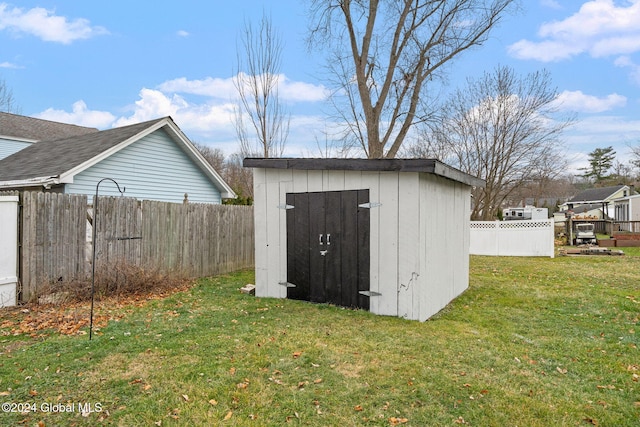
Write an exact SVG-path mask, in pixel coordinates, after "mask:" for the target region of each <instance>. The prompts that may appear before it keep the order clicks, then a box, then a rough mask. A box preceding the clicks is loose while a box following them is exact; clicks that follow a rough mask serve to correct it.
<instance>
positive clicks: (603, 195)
mask: <svg viewBox="0 0 640 427" xmlns="http://www.w3.org/2000/svg"><path fill="white" fill-rule="evenodd" d="M623 187H624V185H614V186H613V187H602V188H590V189H588V190H584V191H582V192H580V193H578V194H576V195H575V196H573V197H572V198H571V199H569V200H568V201H567V203H581V202H582V203H584V202H598V201H604V200H606V199H607V198H608V197H610V196H611V195H613V194H614V193H615V192H616V191H618V190H620V189H621V188H623Z"/></svg>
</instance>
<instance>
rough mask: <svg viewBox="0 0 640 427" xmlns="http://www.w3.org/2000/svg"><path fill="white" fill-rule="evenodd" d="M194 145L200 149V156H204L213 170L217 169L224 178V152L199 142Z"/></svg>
mask: <svg viewBox="0 0 640 427" xmlns="http://www.w3.org/2000/svg"><path fill="white" fill-rule="evenodd" d="M193 145H194V146H195V147H196V148H197V149H198V151H199V152H200V154H202V157H204V159H205V160H206V161H207V162H208V163H209V164H210V165H211V166H212V167H213V169H215V171H216V172H218V173H219V174H220V175H221V176H223V177H224V168H225V160H224V152H223V151H222V150H221V149H219V148H214V147H211V146H209V145H205V144H200V143H198V142H194V143H193Z"/></svg>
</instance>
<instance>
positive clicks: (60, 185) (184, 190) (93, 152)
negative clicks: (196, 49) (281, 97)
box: [0, 117, 236, 203]
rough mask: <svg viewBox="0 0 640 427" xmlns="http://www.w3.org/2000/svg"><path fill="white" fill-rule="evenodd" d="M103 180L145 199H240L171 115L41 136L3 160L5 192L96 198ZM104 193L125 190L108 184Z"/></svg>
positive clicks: (0, 171) (0, 179)
mask: <svg viewBox="0 0 640 427" xmlns="http://www.w3.org/2000/svg"><path fill="white" fill-rule="evenodd" d="M83 129H87V128H83ZM34 139H35V138H34ZM103 178H112V179H114V180H116V181H117V182H118V184H119V185H120V187H121V188H123V187H124V188H126V191H125V195H126V196H128V197H136V198H138V199H143V200H145V199H146V200H158V201H166V202H177V203H181V202H183V201H184V200H185V195H186V197H187V198H188V201H189V202H196V203H221V202H222V199H224V198H234V197H236V195H235V193H234V192H233V190H232V189H231V187H229V185H228V184H227V183H226V182H225V181H224V180H223V179H222V178H221V177H220V175H219V174H218V173H217V172H216V171H215V170H214V169H213V167H211V165H210V164H209V163H208V162H207V161H206V160H205V159H204V157H203V156H202V155H201V154H200V152H199V151H198V150H197V149H196V148H195V147H194V145H193V144H192V143H191V141H189V139H188V138H187V137H186V135H185V134H184V133H182V131H181V130H180V128H178V126H177V125H176V124H175V122H174V121H173V120H172V119H171V117H164V118H160V119H156V120H151V121H148V122H144V123H138V124H134V125H130V126H123V127H119V128H114V129H109V130H103V131H93V132H88V133H84V134H80V135H75V136H70V137H63V138H62V139H53V140H51V139H47V140H39V141H38V142H36V143H31V144H29V146H28V147H26V148H23V149H22V150H20V151H18V152H15V153H13V154H11V155H9V156H8V157H5V158H4V159H2V160H0V191H2V190H41V191H55V192H61V193H73V194H86V195H87V196H89V199H90V200H91V199H92V195H93V194H95V192H96V185H97V183H98V182H99V181H100V180H101V179H103ZM100 194H101V195H114V196H116V195H119V194H120V193H119V192H118V190H117V188H116V186H115V185H114V184H113V183H110V182H105V183H103V184H102V185H101V186H100Z"/></svg>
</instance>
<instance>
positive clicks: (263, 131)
mask: <svg viewBox="0 0 640 427" xmlns="http://www.w3.org/2000/svg"><path fill="white" fill-rule="evenodd" d="M281 53H282V41H281V38H280V36H279V34H278V33H277V32H276V31H275V30H274V29H273V26H272V24H271V20H270V18H269V17H267V16H266V15H265V14H263V15H262V20H261V21H260V24H259V25H258V28H257V29H256V28H254V27H253V25H251V23H250V22H246V23H245V27H244V32H243V33H242V37H241V46H238V53H237V64H238V65H237V67H238V69H237V72H236V76H235V78H234V84H235V87H236V89H237V91H238V96H239V98H240V103H239V106H238V109H236V114H235V127H236V134H237V136H238V140H239V141H240V152H241V153H242V155H245V156H248V155H256V154H258V155H262V156H263V157H265V158H266V157H279V156H281V155H282V153H283V151H284V146H285V143H286V139H287V136H288V134H289V121H290V114H288V113H287V112H286V111H285V110H284V108H283V106H282V104H281V103H280V100H279V97H278V83H279V81H280V79H281V78H282V76H281V75H280V74H279V73H280V65H281Z"/></svg>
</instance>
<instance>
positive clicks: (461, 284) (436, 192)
mask: <svg viewBox="0 0 640 427" xmlns="http://www.w3.org/2000/svg"><path fill="white" fill-rule="evenodd" d="M420 185H421V203H420V205H421V211H422V213H421V218H423V224H424V226H425V227H426V235H425V239H424V241H423V242H422V249H421V252H424V254H425V255H424V259H423V262H424V265H425V268H424V269H423V273H424V274H426V275H427V276H428V282H426V283H425V284H426V286H425V287H424V288H423V289H422V290H421V292H420V315H419V316H418V320H422V321H424V320H426V319H428V318H429V317H431V316H433V315H434V314H436V313H437V312H438V311H440V310H441V309H442V308H444V307H445V306H446V305H447V304H448V303H449V302H450V301H451V300H453V299H454V298H455V297H456V296H458V295H459V294H460V293H461V292H463V291H464V290H465V289H466V288H467V287H468V269H469V257H468V231H466V230H465V228H468V226H467V224H468V221H469V210H468V203H465V201H464V199H465V197H466V196H465V194H466V195H468V194H469V190H468V187H465V186H462V185H461V184H458V183H455V182H453V181H450V180H446V179H444V178H439V177H437V176H434V175H428V174H424V175H422V177H421V184H420Z"/></svg>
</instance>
